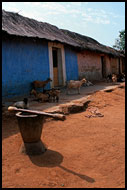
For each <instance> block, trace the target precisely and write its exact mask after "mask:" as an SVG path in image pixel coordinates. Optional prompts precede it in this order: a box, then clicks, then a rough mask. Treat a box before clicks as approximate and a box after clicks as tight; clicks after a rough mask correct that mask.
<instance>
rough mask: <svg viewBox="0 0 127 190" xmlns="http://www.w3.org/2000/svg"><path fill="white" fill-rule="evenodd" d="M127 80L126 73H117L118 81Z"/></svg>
mask: <svg viewBox="0 0 127 190" xmlns="http://www.w3.org/2000/svg"><path fill="white" fill-rule="evenodd" d="M124 81H125V74H124V73H120V74H118V75H117V82H124Z"/></svg>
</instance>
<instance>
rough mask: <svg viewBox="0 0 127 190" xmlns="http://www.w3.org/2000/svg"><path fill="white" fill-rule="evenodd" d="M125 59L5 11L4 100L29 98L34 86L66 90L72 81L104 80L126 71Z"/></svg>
mask: <svg viewBox="0 0 127 190" xmlns="http://www.w3.org/2000/svg"><path fill="white" fill-rule="evenodd" d="M123 64H124V56H123V55H122V54H121V53H120V52H118V51H116V50H114V49H113V48H110V47H107V46H104V45H102V44H100V43H99V42H97V41H96V40H94V39H92V38H89V37H86V36H83V35H80V34H77V33H74V32H70V31H68V30H62V29H59V28H57V27H56V26H53V25H51V24H48V23H44V22H38V21H36V20H34V19H30V18H27V17H23V16H21V15H19V14H17V13H13V12H7V11H4V10H3V11H2V97H3V98H9V97H13V96H20V95H28V94H29V92H30V90H31V82H32V81H34V80H46V79H47V78H48V77H50V78H51V79H52V82H51V83H50V84H48V85H47V88H50V87H54V86H65V85H66V81H68V80H77V79H80V78H82V77H86V78H87V79H89V80H100V79H102V78H103V77H105V76H106V75H107V74H108V73H112V72H113V73H119V72H121V71H123V69H124V67H123Z"/></svg>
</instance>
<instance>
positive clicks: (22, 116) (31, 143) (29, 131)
mask: <svg viewBox="0 0 127 190" xmlns="http://www.w3.org/2000/svg"><path fill="white" fill-rule="evenodd" d="M16 117H17V120H18V126H19V130H20V133H21V136H22V139H23V144H22V146H21V148H20V152H21V153H25V154H29V155H38V154H42V153H44V152H45V151H46V147H45V146H44V144H43V142H42V141H41V134H42V128H43V123H44V116H43V115H36V114H28V113H27V114H26V113H22V112H18V113H17V114H16Z"/></svg>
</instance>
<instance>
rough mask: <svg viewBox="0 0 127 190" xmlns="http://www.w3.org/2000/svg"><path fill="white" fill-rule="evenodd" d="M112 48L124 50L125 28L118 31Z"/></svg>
mask: <svg viewBox="0 0 127 190" xmlns="http://www.w3.org/2000/svg"><path fill="white" fill-rule="evenodd" d="M113 48H115V49H117V50H120V51H125V30H122V31H120V32H119V38H117V39H116V41H115V45H114V46H113Z"/></svg>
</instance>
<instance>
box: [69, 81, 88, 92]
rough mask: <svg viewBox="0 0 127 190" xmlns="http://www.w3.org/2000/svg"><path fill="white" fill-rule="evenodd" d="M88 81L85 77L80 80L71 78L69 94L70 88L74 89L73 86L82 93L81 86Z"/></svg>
mask: <svg viewBox="0 0 127 190" xmlns="http://www.w3.org/2000/svg"><path fill="white" fill-rule="evenodd" d="M86 82H87V81H86V79H85V78H83V79H82V80H80V81H74V80H70V81H69V83H68V84H67V94H68V91H69V89H72V88H76V89H78V94H80V88H81V86H82V84H83V83H86Z"/></svg>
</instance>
